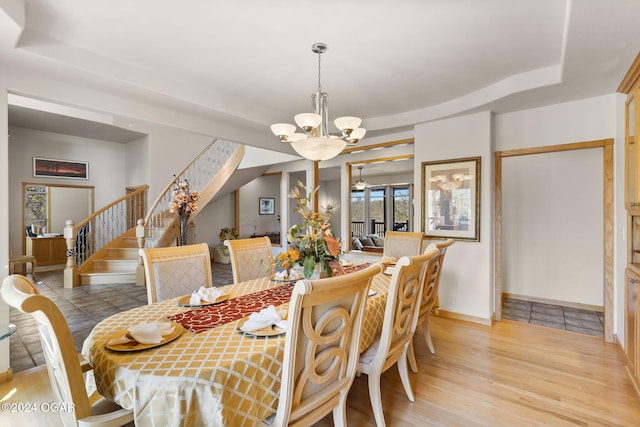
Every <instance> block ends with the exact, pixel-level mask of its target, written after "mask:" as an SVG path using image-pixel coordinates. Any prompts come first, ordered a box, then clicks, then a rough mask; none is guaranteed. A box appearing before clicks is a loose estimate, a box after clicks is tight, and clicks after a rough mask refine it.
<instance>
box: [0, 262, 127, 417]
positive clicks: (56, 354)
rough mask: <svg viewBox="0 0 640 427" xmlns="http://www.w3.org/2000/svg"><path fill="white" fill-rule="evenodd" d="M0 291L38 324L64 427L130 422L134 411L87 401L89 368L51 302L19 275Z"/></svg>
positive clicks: (12, 276) (9, 302) (67, 326)
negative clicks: (82, 362)
mask: <svg viewBox="0 0 640 427" xmlns="http://www.w3.org/2000/svg"><path fill="white" fill-rule="evenodd" d="M0 293H1V294H2V298H3V299H4V300H5V301H6V303H7V304H9V305H10V306H11V307H13V308H15V309H17V310H20V311H21V312H23V313H28V314H31V316H32V317H33V319H34V320H35V322H36V324H37V325H38V332H39V334H40V341H41V343H42V349H43V352H44V358H45V361H46V363H47V370H48V372H49V380H50V382H51V388H52V389H53V392H54V394H55V396H56V399H57V402H58V403H60V404H64V405H65V406H64V410H61V411H60V412H59V413H60V416H61V417H62V421H63V424H64V425H65V426H78V425H80V426H121V425H124V424H127V423H129V422H131V421H133V412H131V411H128V410H125V409H122V408H121V407H119V406H118V405H116V404H115V403H113V402H110V401H107V400H106V399H100V400H98V401H97V402H96V403H95V404H94V405H93V406H92V405H91V404H90V400H89V395H88V393H87V389H86V388H85V382H84V377H83V367H86V368H88V369H91V368H90V366H88V364H86V363H85V364H84V365H82V364H81V360H80V358H79V356H78V353H76V347H75V345H74V343H73V337H72V335H71V331H70V330H69V325H68V324H67V321H66V320H65V318H64V316H63V315H62V313H61V312H60V309H58V307H57V306H56V305H55V303H54V302H53V301H51V300H50V299H49V298H47V297H45V296H44V295H40V293H39V292H38V289H37V288H36V286H35V285H34V284H33V282H31V280H29V279H28V278H26V277H24V276H21V275H18V274H12V275H10V276H8V277H7V278H5V279H4V281H3V283H2V289H1V290H0ZM85 370H87V369H85Z"/></svg>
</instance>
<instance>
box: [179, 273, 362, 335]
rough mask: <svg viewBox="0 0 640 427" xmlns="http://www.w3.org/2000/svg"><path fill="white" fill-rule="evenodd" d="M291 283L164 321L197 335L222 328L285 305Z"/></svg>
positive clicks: (291, 289)
mask: <svg viewBox="0 0 640 427" xmlns="http://www.w3.org/2000/svg"><path fill="white" fill-rule="evenodd" d="M370 265H371V263H365V264H360V265H354V266H352V267H345V268H344V273H345V274H349V273H355V272H356V271H360V270H364V269H365V268H367V267H369V266H370ZM294 285H295V282H291V283H288V284H286V285H283V286H279V287H277V288H272V289H265V290H263V291H259V292H256V293H253V294H248V295H242V296H239V297H237V298H233V299H229V300H226V301H224V302H222V303H220V304H216V305H209V306H206V307H202V308H196V309H193V310H189V311H185V312H184V313H180V314H174V315H173V316H169V317H168V319H169V320H172V321H174V322H178V323H180V324H181V325H182V326H184V327H185V328H187V329H188V330H190V331H191V332H193V333H195V334H197V333H199V332H203V331H207V330H209V329H212V328H215V327H216V326H220V325H224V324H226V323H229V322H233V321H234V320H238V319H242V318H243V317H246V316H248V315H249V314H251V313H257V312H259V311H260V310H262V309H263V308H267V307H269V306H270V305H275V306H277V305H280V304H284V303H285V302H289V300H290V299H291V292H292V291H293V286H294Z"/></svg>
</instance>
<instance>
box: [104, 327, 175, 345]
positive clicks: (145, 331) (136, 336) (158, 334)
mask: <svg viewBox="0 0 640 427" xmlns="http://www.w3.org/2000/svg"><path fill="white" fill-rule="evenodd" d="M171 332H173V325H171V323H169V322H141V323H138V324H137V325H135V326H132V327H130V328H129V331H128V333H127V334H126V335H123V336H121V337H119V338H114V339H112V340H111V341H109V344H111V345H114V344H125V343H128V342H130V341H132V338H133V340H135V341H138V342H139V343H140V344H159V343H160V342H161V341H162V337H163V336H164V335H169V334H170V333H171ZM128 335H130V337H129V336H128Z"/></svg>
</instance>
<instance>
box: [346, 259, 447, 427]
mask: <svg viewBox="0 0 640 427" xmlns="http://www.w3.org/2000/svg"><path fill="white" fill-rule="evenodd" d="M437 254H438V251H437V250H436V249H433V250H431V251H428V252H426V253H424V254H422V255H416V256H412V257H407V256H404V257H402V258H400V259H399V260H398V262H397V263H396V266H395V270H394V272H393V276H392V277H391V283H390V285H389V292H388V294H387V305H386V307H385V311H384V320H383V324H382V332H381V333H380V335H378V336H376V338H375V339H374V341H373V343H372V344H371V346H370V347H369V348H367V349H366V350H365V351H363V352H362V354H361V355H360V360H359V362H358V368H357V369H358V372H362V373H365V374H367V375H368V377H369V378H368V383H369V397H370V399H371V406H372V408H373V414H374V417H375V420H376V424H377V425H378V427H381V426H384V425H385V421H384V414H383V411H382V395H381V391H380V377H381V375H382V373H383V372H384V371H386V370H387V369H389V368H390V367H391V366H393V365H394V364H397V365H398V372H399V373H400V379H401V380H402V385H403V386H404V389H405V392H406V393H407V397H408V398H409V400H410V401H411V402H413V401H414V397H413V390H412V389H411V383H410V382H409V371H408V369H407V351H408V349H409V343H410V342H411V339H412V338H413V334H414V332H415V330H416V323H417V321H418V310H419V309H420V300H421V297H422V288H423V286H424V278H425V274H426V270H427V267H428V264H429V261H430V260H431V259H432V258H433V257H435V256H436V255H437Z"/></svg>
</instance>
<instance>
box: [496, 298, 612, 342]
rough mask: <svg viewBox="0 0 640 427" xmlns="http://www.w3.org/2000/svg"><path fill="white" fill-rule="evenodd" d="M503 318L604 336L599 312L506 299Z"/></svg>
mask: <svg viewBox="0 0 640 427" xmlns="http://www.w3.org/2000/svg"><path fill="white" fill-rule="evenodd" d="M502 316H503V317H504V318H505V319H509V320H516V321H519V322H527V323H531V324H534V325H541V326H547V327H550V328H555V329H565V330H567V331H573V332H579V333H582V334H588V335H595V336H603V334H604V329H603V325H604V318H603V313H602V312H598V311H589V310H583V309H579V308H572V307H563V306H560V305H552V304H543V303H538V302H531V301H522V300H517V299H511V298H505V299H503V301H502Z"/></svg>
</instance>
